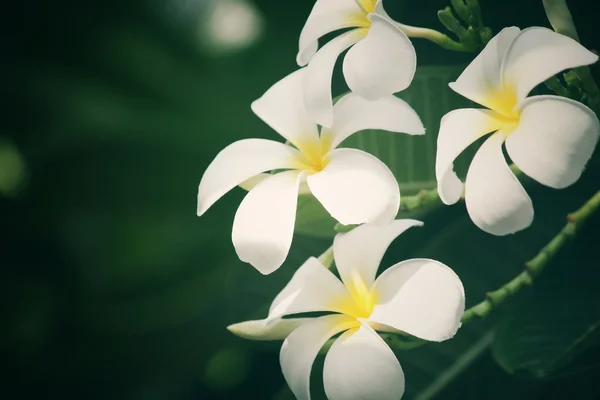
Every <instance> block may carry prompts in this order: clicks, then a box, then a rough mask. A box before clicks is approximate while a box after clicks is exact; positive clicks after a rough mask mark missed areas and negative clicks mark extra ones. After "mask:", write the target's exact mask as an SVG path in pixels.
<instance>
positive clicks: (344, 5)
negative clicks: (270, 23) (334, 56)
mask: <svg viewBox="0 0 600 400" xmlns="http://www.w3.org/2000/svg"><path fill="white" fill-rule="evenodd" d="M363 15H364V13H363V12H362V10H361V9H360V7H359V6H358V5H357V4H356V1H355V0H317V2H316V3H315V5H314V7H313V9H312V11H311V13H310V15H309V16H308V19H307V20H306V23H305V24H304V27H303V28H302V32H300V42H299V45H298V47H299V50H298V55H297V56H296V62H297V63H298V65H299V66H301V67H303V66H305V65H306V64H308V63H309V62H310V60H311V59H312V57H313V56H314V55H315V53H316V52H317V49H318V48H319V43H318V40H319V38H320V37H321V36H323V35H325V34H327V33H329V32H333V31H335V30H338V29H343V28H351V27H355V26H362V24H363V23H364V22H366V16H363ZM361 17H362V18H361ZM363 19H364V21H363Z"/></svg>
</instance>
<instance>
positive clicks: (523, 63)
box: [502, 27, 598, 100]
mask: <svg viewBox="0 0 600 400" xmlns="http://www.w3.org/2000/svg"><path fill="white" fill-rule="evenodd" d="M597 60H598V56H597V55H595V54H594V53H592V52H591V51H589V50H588V49H586V48H585V47H583V46H582V45H581V44H579V43H578V42H577V41H575V40H573V39H571V38H569V37H567V36H564V35H561V34H559V33H556V32H554V31H552V30H550V29H547V28H541V27H532V28H527V29H524V30H523V31H522V32H521V33H520V34H519V35H518V36H517V38H516V39H515V40H514V41H513V42H512V44H511V45H510V47H509V49H508V50H507V52H506V56H505V58H504V60H503V62H502V84H503V85H504V86H505V87H514V88H515V89H516V91H517V98H518V99H519V100H523V99H524V98H525V97H526V96H527V95H528V94H529V92H530V91H531V89H533V88H534V87H535V86H537V85H539V84H540V83H542V82H544V81H545V80H546V79H548V78H550V77H551V76H553V75H555V74H557V73H559V72H561V71H564V70H565V69H568V68H575V67H580V66H582V65H589V64H593V63H595V62H596V61H597Z"/></svg>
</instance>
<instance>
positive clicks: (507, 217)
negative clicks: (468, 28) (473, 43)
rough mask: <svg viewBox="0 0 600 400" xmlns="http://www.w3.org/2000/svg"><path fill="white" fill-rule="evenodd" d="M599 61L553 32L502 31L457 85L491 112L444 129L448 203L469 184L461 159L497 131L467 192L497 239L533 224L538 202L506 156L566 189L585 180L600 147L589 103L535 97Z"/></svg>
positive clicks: (441, 161) (480, 222)
mask: <svg viewBox="0 0 600 400" xmlns="http://www.w3.org/2000/svg"><path fill="white" fill-rule="evenodd" d="M596 60H598V56H596V55H595V54H594V53H592V52H590V51H588V50H587V49H585V48H584V47H583V46H581V45H580V44H579V43H577V42H576V41H574V40H573V39H570V38H568V37H566V36H563V35H560V34H558V33H556V32H553V31H551V30H549V29H546V28H539V27H533V28H529V29H525V30H523V31H520V30H519V28H516V27H510V28H505V29H504V30H502V31H501V32H500V33H499V34H498V35H496V36H495V37H494V38H493V39H492V40H491V41H490V42H489V43H488V45H487V46H486V47H485V49H483V51H482V52H481V54H479V55H478V56H477V58H475V60H473V62H472V63H471V64H470V65H469V66H468V67H467V68H466V69H465V71H464V72H463V73H462V75H461V76H460V77H459V78H458V79H457V80H456V82H453V83H450V87H451V88H452V89H453V90H454V91H455V92H457V93H459V94H461V95H463V96H464V97H467V98H468V99H470V100H472V101H474V102H477V103H479V104H481V105H482V106H485V107H487V108H488V109H474V108H469V109H460V110H455V111H452V112H450V113H448V114H446V115H445V116H444V117H443V118H442V121H441V124H440V132H439V137H438V143H437V146H438V147H437V158H436V176H437V181H438V191H439V194H440V198H441V199H442V201H443V202H444V203H446V204H453V203H455V202H457V201H458V200H459V199H460V197H461V195H462V193H463V184H462V182H461V181H460V179H459V178H458V177H457V176H456V174H455V173H454V171H453V170H452V165H453V162H454V160H455V159H456V157H458V155H459V154H460V153H461V152H462V151H463V150H464V149H465V148H467V147H468V146H469V145H470V144H471V143H473V142H474V141H476V140H477V139H479V138H481V137H482V136H485V135H486V134H489V133H492V135H491V136H490V137H489V138H488V139H487V140H486V141H485V142H484V143H483V145H482V146H481V148H480V149H479V150H478V152H477V154H476V155H475V157H474V158H473V161H472V162H471V165H470V167H469V170H468V173H467V177H466V180H465V188H464V195H465V201H466V206H467V210H468V212H469V215H470V217H471V219H472V220H473V222H474V223H475V224H476V225H477V226H478V227H479V228H481V229H483V230H484V231H486V232H489V233H491V234H494V235H506V234H509V233H514V232H517V231H519V230H522V229H524V228H527V227H528V226H529V225H531V222H532V221H533V206H532V203H531V199H530V198H529V196H528V195H527V193H526V192H525V189H523V186H521V184H520V183H519V180H518V179H517V178H516V177H515V176H514V174H513V173H512V171H511V169H510V168H509V166H508V165H507V163H506V160H505V158H504V155H503V153H502V144H503V143H504V142H506V150H507V152H508V155H509V157H510V158H511V159H512V161H513V162H514V163H515V165H516V166H517V167H519V169H520V170H521V171H522V172H524V173H525V174H526V175H528V176H530V177H531V178H533V179H535V180H536V181H538V182H539V183H541V184H543V185H546V186H550V187H552V188H556V189H560V188H564V187H567V186H569V185H571V184H573V183H575V182H576V181H577V179H579V177H580V175H581V173H582V172H583V169H584V166H585V164H586V163H587V161H588V160H589V158H590V157H591V155H592V153H593V151H594V147H595V146H596V143H597V142H598V136H599V133H600V124H599V122H598V118H597V117H596V115H595V114H594V113H593V112H592V111H591V110H590V109H589V108H588V107H586V106H584V105H583V104H581V103H579V102H576V101H573V100H570V99H567V98H564V97H558V96H531V97H527V95H528V94H529V92H530V91H531V90H532V89H533V88H534V87H535V86H537V85H538V84H540V83H542V82H543V81H544V80H546V79H548V78H550V77H551V76H553V75H555V74H557V73H559V72H560V71H563V70H565V69H567V68H574V67H578V66H582V65H588V64H592V63H594V62H596Z"/></svg>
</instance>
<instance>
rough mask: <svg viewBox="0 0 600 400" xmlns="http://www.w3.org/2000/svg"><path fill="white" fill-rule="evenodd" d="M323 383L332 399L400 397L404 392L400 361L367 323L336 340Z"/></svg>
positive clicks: (328, 396) (328, 355) (328, 357)
mask: <svg viewBox="0 0 600 400" xmlns="http://www.w3.org/2000/svg"><path fill="white" fill-rule="evenodd" d="M323 383H324V386H325V393H326V394H327V398H328V399H329V400H357V399H377V400H398V399H400V397H402V394H403V393H404V373H403V372H402V368H401V367H400V363H399V362H398V360H397V359H396V356H395V355H394V352H393V351H392V350H391V349H390V348H389V346H388V345H387V344H386V343H385V342H384V341H383V339H381V337H380V336H379V335H378V334H377V333H376V332H375V331H373V330H372V329H371V328H370V327H369V326H367V325H362V326H361V327H360V328H358V329H353V330H350V331H347V332H345V333H344V334H342V335H341V336H340V337H339V338H338V339H336V341H335V342H333V345H332V346H331V348H330V349H329V351H328V352H327V355H326V356H325V366H324V369H323Z"/></svg>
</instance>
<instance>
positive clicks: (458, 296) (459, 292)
mask: <svg viewBox="0 0 600 400" xmlns="http://www.w3.org/2000/svg"><path fill="white" fill-rule="evenodd" d="M373 293H374V295H375V297H376V298H377V299H378V300H377V304H376V305H375V308H374V309H373V313H372V314H371V316H370V317H369V321H373V322H377V323H380V324H385V325H388V326H391V327H393V328H396V329H398V330H401V331H403V332H406V333H408V334H410V335H413V336H416V337H419V338H421V339H425V340H431V341H436V342H441V341H443V340H446V339H450V338H451V337H453V336H454V334H455V333H456V331H457V330H458V328H459V327H460V319H461V318H462V315H463V313H464V311H465V292H464V288H463V285H462V283H461V281H460V279H459V278H458V276H457V275H456V274H455V273H454V271H452V270H451V269H450V268H448V267H447V266H445V265H444V264H442V263H440V262H439V261H435V260H428V259H423V258H418V259H413V260H407V261H403V262H400V263H398V264H396V265H394V266H393V267H390V268H388V269H387V270H386V271H384V272H383V273H382V274H381V275H380V276H379V278H377V281H375V285H374V286H373Z"/></svg>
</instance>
